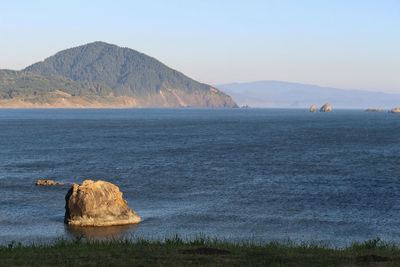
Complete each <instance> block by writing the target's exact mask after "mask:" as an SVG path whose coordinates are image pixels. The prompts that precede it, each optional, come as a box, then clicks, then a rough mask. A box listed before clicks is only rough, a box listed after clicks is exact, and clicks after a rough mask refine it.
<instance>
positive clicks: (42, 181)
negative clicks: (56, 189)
mask: <svg viewBox="0 0 400 267" xmlns="http://www.w3.org/2000/svg"><path fill="white" fill-rule="evenodd" d="M35 184H36V185H37V186H55V185H63V184H62V183H59V182H56V181H54V180H49V179H39V180H37V181H36V183H35Z"/></svg>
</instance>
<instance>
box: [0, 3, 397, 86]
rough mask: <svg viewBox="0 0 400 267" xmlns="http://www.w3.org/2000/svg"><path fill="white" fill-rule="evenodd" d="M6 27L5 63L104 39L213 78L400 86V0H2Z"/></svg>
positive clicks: (19, 63) (1, 53)
mask: <svg viewBox="0 0 400 267" xmlns="http://www.w3.org/2000/svg"><path fill="white" fill-rule="evenodd" d="M0 34H1V41H0V68H9V69H21V68H23V67H25V66H26V65H28V64H30V63H33V62H36V61H39V60H42V59H44V58H45V57H48V56H50V55H52V54H54V53H56V52H57V51H59V50H62V49H65V48H69V47H73V46H77V45H81V44H85V43H88V42H92V41H97V40H101V41H105V42H109V43H114V44H117V45H120V46H127V47H130V48H133V49H136V50H139V51H141V52H144V53H146V54H148V55H151V56H153V57H156V58H158V59H159V60H161V61H162V62H164V63H166V64H167V65H169V66H171V67H173V68H176V69H178V70H180V71H182V72H184V73H186V74H187V75H189V76H191V77H193V78H195V79H197V80H200V81H203V82H207V83H211V84H220V83H227V82H243V81H254V80H284V81H295V82H304V83H312V84H319V85H328V86H337V87H343V88H354V89H368V90H379V91H393V92H399V93H400V1H399V0H375V1H370V0H335V1H334V0H332V1H330V0H314V1H311V0H310V1H307V0H302V1H298V0H292V1H290V0H286V1H285V0H276V1H272V0H271V1H268V0H264V1H262V0H260V1H257V0H248V1H244V0H241V1H235V0H229V1H228V0H226V1H225V0H197V1H195V0H155V1H150V0H149V1H144V0H142V1H122V0H121V1H118V0H113V1H100V0H99V1H94V0H87V1H83V0H80V1H77V0H65V1H56V0H36V1H30V0H26V1H23V0H2V1H1V2H0Z"/></svg>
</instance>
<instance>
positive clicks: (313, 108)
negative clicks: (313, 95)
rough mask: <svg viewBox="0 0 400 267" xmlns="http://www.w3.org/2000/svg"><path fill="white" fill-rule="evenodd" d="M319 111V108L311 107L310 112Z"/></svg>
mask: <svg viewBox="0 0 400 267" xmlns="http://www.w3.org/2000/svg"><path fill="white" fill-rule="evenodd" d="M317 111H318V107H317V105H315V104H314V105H311V107H310V112H317Z"/></svg>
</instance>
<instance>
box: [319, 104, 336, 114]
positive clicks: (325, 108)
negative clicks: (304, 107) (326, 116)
mask: <svg viewBox="0 0 400 267" xmlns="http://www.w3.org/2000/svg"><path fill="white" fill-rule="evenodd" d="M332 110H333V107H332V105H331V104H329V103H326V104H324V105H323V106H322V107H321V108H320V110H319V111H321V112H331V111H332Z"/></svg>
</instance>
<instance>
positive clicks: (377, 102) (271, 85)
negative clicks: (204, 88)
mask: <svg viewBox="0 0 400 267" xmlns="http://www.w3.org/2000/svg"><path fill="white" fill-rule="evenodd" d="M218 88H220V89H221V90H222V91H224V92H225V93H227V94H229V95H230V96H232V98H233V99H234V100H235V101H236V102H237V103H238V104H239V105H249V106H252V107H275V108H308V107H309V106H310V105H311V104H318V105H322V104H323V103H326V102H329V103H332V104H333V106H334V107H336V108H371V107H372V108H386V109H389V108H393V107H395V106H400V94H389V93H381V92H371V91H363V90H344V89H339V88H332V87H321V86H317V85H309V84H301V83H290V82H281V81H257V82H250V83H231V84H223V85H219V86H218Z"/></svg>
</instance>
